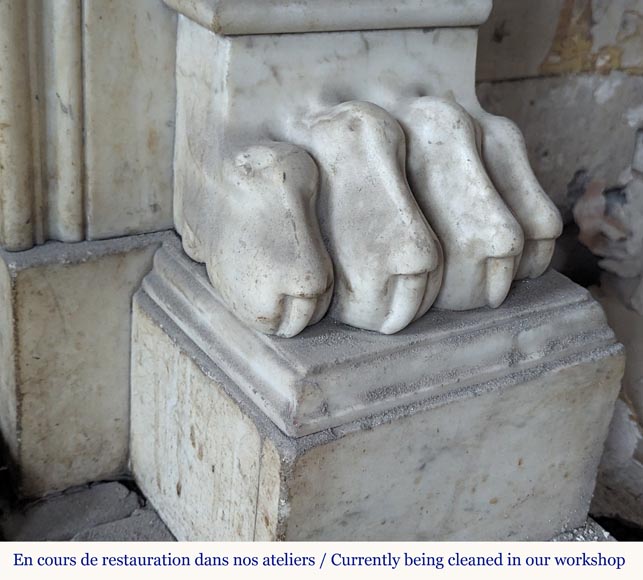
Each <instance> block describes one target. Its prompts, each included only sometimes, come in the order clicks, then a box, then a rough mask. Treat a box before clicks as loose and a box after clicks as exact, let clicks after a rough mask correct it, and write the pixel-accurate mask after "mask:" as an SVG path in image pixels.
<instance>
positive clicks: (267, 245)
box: [166, 0, 562, 337]
mask: <svg viewBox="0 0 643 580" xmlns="http://www.w3.org/2000/svg"><path fill="white" fill-rule="evenodd" d="M166 3H167V4H168V5H170V6H172V7H173V8H175V9H176V10H177V11H179V12H180V13H181V14H182V16H181V17H180V21H179V35H178V49H177V85H178V107H177V127H176V130H177V136H176V146H175V163H174V165H175V167H174V169H175V222H176V226H177V229H178V231H179V233H180V234H181V235H182V239H183V245H184V249H185V251H186V252H187V253H188V255H189V256H190V257H192V258H193V259H194V260H196V261H198V262H202V263H205V264H206V267H207V271H208V274H209V277H210V280H211V281H212V284H213V286H214V287H215V288H216V289H217V291H218V293H219V294H220V296H221V298H222V299H223V301H224V302H225V303H226V305H227V306H228V307H229V308H230V309H231V310H232V311H233V312H234V313H235V314H236V315H237V316H238V317H239V318H240V319H241V320H243V321H245V322H246V323H247V324H249V325H251V326H252V327H254V328H256V329H258V330H261V331H262V332H265V333H271V334H277V335H279V336H285V337H290V336H294V335H296V334H298V333H299V332H301V331H302V330H303V329H304V328H305V327H306V326H308V325H310V324H314V323H316V322H318V321H319V320H320V319H321V318H322V317H323V316H324V315H325V314H326V312H327V310H330V315H331V316H333V317H334V318H336V319H337V320H339V321H341V322H344V323H346V324H349V325H352V326H355V327H359V328H364V329H369V330H376V331H379V332H382V333H387V334H390V333H395V332H398V331H400V330H401V329H403V328H405V327H406V326H407V325H408V324H409V323H411V322H412V321H413V320H415V319H417V318H418V317H420V316H422V315H423V314H424V313H426V312H427V310H428V309H429V308H430V307H431V306H432V305H433V304H434V303H435V305H436V306H437V307H439V308H444V309H453V310H467V309H473V308H478V307H482V306H490V307H492V308H495V307H497V306H499V305H500V304H502V302H503V301H504V299H505V297H506V296H507V293H508V291H509V288H510V286H511V283H512V281H513V279H514V278H528V277H529V278H532V277H536V276H539V275H540V274H542V273H543V272H544V271H545V269H546V268H547V266H548V265H549V261H550V259H551V256H552V253H553V249H554V243H555V239H556V238H557V237H558V236H559V235H560V232H561V227H562V225H561V219H560V216H559V214H558V211H557V210H556V208H555V206H554V205H553V203H552V202H551V201H550V199H549V198H548V197H547V195H546V194H545V193H544V192H543V191H542V189H541V187H540V185H539V184H538V182H537V180H536V178H535V176H534V175H533V172H532V170H531V168H530V165H529V161H528V159H527V153H526V149H525V145H524V142H523V139H522V136H521V134H520V131H519V130H518V129H517V127H516V126H515V125H514V124H513V123H511V122H510V121H509V120H507V119H503V118H498V117H495V116H492V115H490V114H488V113H486V112H485V111H484V110H483V109H482V108H481V106H480V105H479V103H478V100H477V98H476V95H475V86H474V82H475V51H476V42H477V29H476V28H472V26H477V25H479V24H481V23H482V22H484V20H485V19H486V18H487V16H488V14H489V11H490V9H491V0H463V1H462V2H457V3H456V2H450V1H447V0H410V1H407V2H403V3H399V5H397V6H395V10H393V9H392V7H391V6H390V4H391V3H390V2H388V1H386V0H377V1H366V0H358V1H355V2H351V3H346V2H342V1H339V0H325V1H321V0H317V1H313V0H305V1H301V0H299V1H297V2H295V1H293V0H276V1H271V2H269V3H266V2H260V1H258V0H198V1H194V0H190V1H188V0H166ZM203 55H208V57H207V58H204V57H203ZM329 306H330V309H329Z"/></svg>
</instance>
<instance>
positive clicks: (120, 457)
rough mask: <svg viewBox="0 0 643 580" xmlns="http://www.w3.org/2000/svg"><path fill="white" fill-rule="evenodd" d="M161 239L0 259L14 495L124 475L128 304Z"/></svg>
mask: <svg viewBox="0 0 643 580" xmlns="http://www.w3.org/2000/svg"><path fill="white" fill-rule="evenodd" d="M161 240H162V236H161V235H158V234H149V235H148V236H140V237H135V238H125V239H119V240H112V241H108V242H83V243H79V244H63V243H50V244H46V245H44V246H37V247H35V248H33V249H31V250H28V251H25V252H13V253H8V252H4V251H2V250H0V325H1V326H0V357H1V358H0V400H1V402H2V404H1V405H0V429H1V435H2V439H3V440H4V442H5V443H6V445H7V447H8V449H9V451H10V454H11V459H12V460H13V461H14V463H15V465H16V469H17V471H16V472H15V474H14V475H15V477H16V483H17V485H18V489H19V491H20V493H21V494H22V495H24V496H28V497H39V496H41V495H44V494H46V493H50V492H53V491H59V490H63V489H66V488H67V487H70V486H74V485H82V484H84V483H86V482H88V481H95V480H99V479H104V478H108V477H114V476H118V475H121V474H122V473H124V471H125V470H126V467H127V457H128V446H129V353H130V324H131V298H132V295H133V293H134V291H135V290H136V289H137V288H138V286H139V285H140V282H141V279H142V277H143V276H144V275H145V274H146V272H147V271H148V270H149V268H150V266H151V263H152V255H153V254H154V251H155V250H156V249H157V248H158V246H159V244H160V243H161Z"/></svg>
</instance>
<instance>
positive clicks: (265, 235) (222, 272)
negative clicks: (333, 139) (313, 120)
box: [183, 143, 333, 337]
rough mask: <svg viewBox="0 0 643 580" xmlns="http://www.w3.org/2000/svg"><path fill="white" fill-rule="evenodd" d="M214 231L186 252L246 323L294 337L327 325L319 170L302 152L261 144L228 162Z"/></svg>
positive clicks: (328, 273)
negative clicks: (202, 264) (318, 211)
mask: <svg viewBox="0 0 643 580" xmlns="http://www.w3.org/2000/svg"><path fill="white" fill-rule="evenodd" d="M217 188H218V190H219V193H222V192H223V193H222V194H221V195H217V192H212V193H213V196H214V197H215V200H213V201H216V203H215V204H213V205H214V208H213V212H212V215H211V217H209V219H208V225H209V227H208V228H207V229H206V230H205V231H204V232H203V233H202V234H201V235H200V240H198V241H195V240H194V239H193V238H192V239H190V235H191V232H192V229H190V228H188V229H187V232H185V231H184V236H183V238H184V239H183V241H184V247H186V249H187V248H189V250H188V254H190V255H191V256H192V257H193V258H195V259H196V260H197V261H201V262H205V264H206V268H207V272H208V275H209V277H210V280H211V281H212V284H213V286H214V287H215V288H216V290H217V291H218V292H219V294H220V296H221V298H222V299H223V300H224V302H225V303H226V304H227V306H228V307H229V308H230V309H231V310H232V311H233V312H234V313H235V314H236V315H237V317H238V318H240V319H241V320H243V321H244V322H246V323H247V324H249V325H250V326H252V327H254V328H256V329H258V330H260V331H261V332H264V333H266V334H276V335H277V336H282V337H291V336H295V335H296V334H299V333H300V332H301V331H302V330H303V329H304V328H305V327H306V326H308V325H309V324H315V323H316V322H319V320H321V319H322V317H323V316H324V315H325V314H326V311H327V310H328V305H329V304H330V300H331V298H332V294H333V268H332V264H331V261H330V258H329V257H328V254H327V252H326V250H325V249H324V245H323V242H322V240H321V234H320V231H319V226H318V224H317V220H316V217H315V213H316V212H315V202H316V198H317V192H318V170H317V166H316V164H315V162H314V161H313V160H312V159H311V157H310V156H309V155H308V154H307V153H306V152H305V151H303V150H302V149H299V148H298V147H295V146H293V145H289V144H285V143H268V144H263V145H254V146H250V147H247V148H245V149H242V150H240V151H238V152H237V153H236V154H235V155H233V156H232V157H231V158H228V159H225V160H224V161H223V163H222V171H221V175H220V177H219V182H218V183H217Z"/></svg>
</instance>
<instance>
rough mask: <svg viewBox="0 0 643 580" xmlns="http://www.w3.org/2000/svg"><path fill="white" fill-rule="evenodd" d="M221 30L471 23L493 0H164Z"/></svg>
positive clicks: (321, 29) (478, 21)
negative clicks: (395, 0)
mask: <svg viewBox="0 0 643 580" xmlns="http://www.w3.org/2000/svg"><path fill="white" fill-rule="evenodd" d="M164 1H165V3H166V4H167V5H168V6H171V7H172V8H174V9H175V10H177V11H178V12H180V13H181V14H184V15H185V16H187V17H188V18H191V19H192V20H194V21H195V22H198V23H199V24H201V25H202V26H204V27H205V28H207V29H209V30H212V31H213V32H217V33H219V34H267V33H285V32H327V31H333V30H369V29H382V28H426V27H434V26H456V25H458V26H471V25H474V24H481V23H482V22H484V21H485V20H486V19H487V17H488V16H489V12H490V10H491V3H492V0H458V1H457V2H453V0H404V1H403V2H391V1H390V0H351V1H350V2H346V1H345V0H321V1H320V0H164Z"/></svg>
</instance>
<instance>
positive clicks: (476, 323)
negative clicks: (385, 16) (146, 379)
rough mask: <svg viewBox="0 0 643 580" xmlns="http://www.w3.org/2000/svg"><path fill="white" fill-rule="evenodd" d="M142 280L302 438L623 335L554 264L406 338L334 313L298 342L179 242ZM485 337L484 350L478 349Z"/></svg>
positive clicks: (429, 320) (433, 316) (427, 321)
mask: <svg viewBox="0 0 643 580" xmlns="http://www.w3.org/2000/svg"><path fill="white" fill-rule="evenodd" d="M142 288H143V290H144V291H145V293H146V294H147V295H148V296H150V297H151V298H152V299H153V300H154V301H155V302H156V303H157V304H158V307H159V308H161V309H162V310H163V311H164V312H165V314H166V316H168V317H169V318H170V319H171V320H172V321H173V323H174V324H176V325H177V326H178V327H179V328H180V329H181V331H182V332H184V333H185V334H186V335H187V336H189V337H190V339H191V340H192V341H194V343H195V344H196V345H197V346H198V347H199V348H201V349H203V350H204V351H205V352H207V353H209V354H210V355H211V356H212V357H213V358H214V357H216V358H217V361H218V363H217V364H218V365H219V366H220V367H221V370H222V371H223V372H225V373H226V374H227V375H228V376H230V377H231V378H232V379H233V380H234V381H235V382H236V383H237V385H238V386H239V388H240V389H241V390H242V391H243V392H244V393H245V394H246V396H248V397H250V398H251V399H252V400H253V402H254V403H255V404H256V405H257V406H258V407H259V408H260V409H261V410H262V412H263V413H265V414H266V415H267V416H268V417H269V418H270V419H271V420H272V421H273V422H274V423H275V424H276V425H277V426H279V428H280V429H282V430H283V431H284V432H286V433H288V434H289V435H292V436H297V437H299V436H302V435H307V434H310V433H314V432H317V431H321V430H323V429H328V428H330V427H336V426H338V425H339V424H341V423H345V422H347V421H352V420H358V419H361V418H363V417H364V416H366V415H368V414H369V413H373V412H374V411H375V410H377V411H385V410H389V409H391V408H392V407H393V406H395V405H399V404H402V403H403V404H407V405H412V404H415V403H417V402H418V401H419V400H421V399H422V398H423V397H425V396H427V394H428V393H434V394H435V393H436V392H438V391H439V392H440V393H441V394H443V395H446V394H448V393H450V392H452V391H454V390H457V389H458V388H462V387H464V386H466V385H471V384H474V383H480V382H485V381H496V380H500V379H501V378H503V377H507V376H510V375H512V374H514V373H516V372H517V371H518V369H524V370H526V369H528V368H531V367H532V366H533V365H536V364H540V363H541V359H542V358H543V357H544V356H545V353H549V356H550V357H553V356H556V357H562V356H564V354H565V353H566V352H569V351H570V349H572V348H573V349H576V348H583V347H586V345H587V344H589V343H591V342H601V341H606V340H611V337H612V332H611V330H609V329H608V328H607V327H606V326H605V324H604V320H605V317H604V314H603V311H602V310H601V308H600V307H599V306H598V304H597V303H596V302H595V301H593V300H592V299H591V298H590V297H589V296H588V294H587V292H586V291H584V290H581V289H579V288H578V287H576V286H574V285H572V284H571V283H568V282H566V280H565V278H563V277H562V276H561V275H560V274H557V273H554V272H551V273H549V274H547V275H546V276H545V277H543V278H542V279H541V280H539V281H538V283H536V282H532V281H526V282H523V283H521V284H518V285H517V287H516V289H515V291H514V293H513V294H512V296H511V297H510V299H509V300H508V301H507V302H506V303H505V305H504V306H503V308H502V310H491V309H484V310H479V311H475V312H474V313H466V312H459V313H455V312H445V311H435V312H431V313H430V314H429V315H427V316H425V317H424V318H422V319H420V320H418V321H416V322H415V323H414V324H413V325H411V326H410V327H409V328H407V329H406V330H405V331H404V332H401V333H400V334H398V335H396V336H378V335H377V334H368V333H364V332H362V331H360V330H356V329H352V328H350V327H347V326H343V325H339V324H337V323H335V322H334V321H332V320H331V319H325V320H324V321H322V322H321V323H320V324H318V325H317V326H315V327H311V328H309V329H307V330H306V331H304V332H302V333H301V334H300V335H299V336H298V337H297V340H289V341H284V340H282V339H280V338H274V337H267V336H264V335H262V334H260V333H258V332H257V331H256V330H253V329H251V328H249V327H248V326H247V325H245V324H244V323H242V322H240V321H239V320H237V319H236V318H235V316H233V315H232V314H231V313H230V312H229V311H228V309H227V308H225V306H224V305H223V304H222V301H221V299H220V298H219V297H218V296H217V294H216V293H215V292H214V290H213V288H212V287H211V285H210V284H209V283H208V279H207V277H206V274H205V269H204V268H203V267H202V266H199V265H197V264H194V262H192V261H191V260H189V259H188V258H187V257H185V255H184V254H183V252H181V250H180V248H179V247H178V245H177V244H176V243H169V242H168V243H166V244H165V245H164V247H163V248H162V249H161V250H159V252H158V253H157V254H156V255H155V258H154V269H153V271H152V273H151V274H150V275H149V276H147V277H146V278H145V280H144V281H143V285H142ZM561 311H564V312H566V318H565V324H560V320H561V318H560V317H561ZM518 320H522V323H521V325H518V324H517V321H518ZM436 336H439V337H440V340H436V338H435V337H436ZM476 341H480V342H479V343H480V344H482V343H483V344H484V348H475V344H477V342H476ZM572 345H573V347H572ZM401 359H403V360H404V365H400V364H399V361H400V360H401ZM454 367H457V368H458V374H457V380H455V379H454V378H453V377H452V371H453V368H454ZM356 373H357V375H358V376H359V380H357V379H356V376H355V374H356ZM450 377H451V378H450ZM391 385H397V388H396V389H393V388H392V387H391ZM404 385H412V388H407V387H406V386H404Z"/></svg>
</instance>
